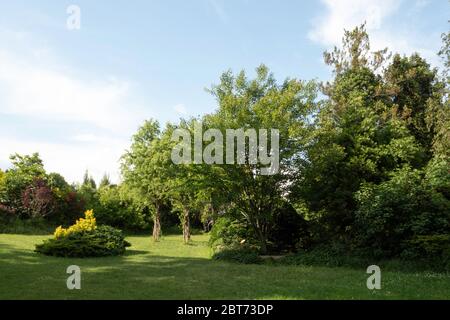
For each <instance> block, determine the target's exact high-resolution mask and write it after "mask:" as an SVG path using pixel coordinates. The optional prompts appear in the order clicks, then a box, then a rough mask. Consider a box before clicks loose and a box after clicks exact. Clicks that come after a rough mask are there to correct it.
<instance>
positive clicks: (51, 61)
mask: <svg viewBox="0 0 450 320" xmlns="http://www.w3.org/2000/svg"><path fill="white" fill-rule="evenodd" d="M0 31H1V30H0ZM13 37H14V38H15V39H16V40H17V41H18V42H19V46H18V47H20V48H19V49H18V50H16V51H14V49H13V48H12V47H5V46H6V45H7V44H8V41H4V40H5V39H6V40H7V39H8V38H13ZM26 38H27V36H26V35H22V34H20V33H13V34H12V33H7V32H5V31H3V32H0V70H1V72H0V126H1V125H2V121H6V120H5V119H6V118H3V119H2V116H3V117H5V116H8V119H18V120H19V119H26V121H27V122H26V123H31V124H29V127H28V128H27V130H26V132H20V134H19V132H13V131H11V132H9V131H7V130H2V128H1V127H0V132H1V136H0V166H1V167H2V168H3V169H6V168H7V167H8V166H9V156H10V155H11V154H13V153H16V152H18V153H21V154H30V153H33V152H39V153H40V155H41V157H42V159H43V160H44V164H45V166H46V169H47V170H48V171H53V172H58V173H61V174H62V175H63V176H64V177H66V179H67V180H68V181H69V182H75V181H80V180H81V179H82V176H83V173H84V171H85V170H86V169H88V170H89V171H90V172H91V174H92V175H93V176H94V178H95V179H96V180H99V179H101V177H102V175H103V174H104V173H108V174H110V177H111V179H112V181H115V182H117V181H118V179H119V159H120V156H121V155H122V154H123V153H124V151H125V149H126V148H128V147H129V144H130V136H131V134H133V133H134V131H135V130H136V129H137V127H138V125H139V124H140V123H141V122H142V121H143V120H144V119H146V118H149V117H150V116H151V114H150V113H152V111H151V110H148V109H144V108H142V107H141V106H140V105H139V104H136V103H135V101H136V100H135V99H134V95H133V91H132V87H133V86H132V85H131V84H130V82H129V81H125V80H121V79H117V78H114V77H111V76H108V75H104V76H102V75H98V74H89V73H83V70H74V69H73V68H71V66H68V65H67V64H64V63H63V62H61V59H60V58H59V57H56V56H54V55H53V54H52V52H51V50H49V49H48V48H41V47H39V46H36V45H28V46H27V44H26V43H27V42H26V41H24V42H21V39H26ZM9 44H11V42H9ZM25 48H26V50H25ZM18 52H20V54H19V53H18ZM29 120H32V121H29ZM41 120H43V122H42V123H46V124H47V123H48V124H50V126H49V128H47V127H43V126H42V124H40V122H41ZM14 121H16V120H14ZM34 122H36V124H37V125H36V128H34V127H33V126H34V125H33V123H34ZM52 124H55V125H56V126H57V127H61V125H63V126H64V125H67V127H68V128H70V130H69V129H68V131H67V132H66V135H65V136H64V132H63V133H62V134H61V131H53V129H52V128H51V127H52V126H51V125H52ZM33 130H35V131H36V130H39V135H37V136H34V135H33V134H30V133H28V132H33ZM42 131H45V132H42ZM77 131H79V132H77Z"/></svg>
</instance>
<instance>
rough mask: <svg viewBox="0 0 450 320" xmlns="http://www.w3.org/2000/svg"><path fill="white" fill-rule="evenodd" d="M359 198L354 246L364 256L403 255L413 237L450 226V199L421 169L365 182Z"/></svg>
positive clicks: (444, 232)
mask: <svg viewBox="0 0 450 320" xmlns="http://www.w3.org/2000/svg"><path fill="white" fill-rule="evenodd" d="M437 178H438V177H434V180H433V182H434V183H435V184H436V183H437V182H436V180H438V179H437ZM356 198H357V200H358V202H359V208H358V210H357V212H356V219H355V231H356V237H355V245H356V246H357V247H359V248H360V249H361V250H363V251H364V252H363V253H364V254H365V255H371V256H374V257H378V258H390V257H400V256H401V255H402V252H403V251H405V250H406V251H408V250H409V247H408V244H413V243H414V242H410V240H414V239H420V236H427V235H437V234H446V233H447V232H448V230H449V228H450V200H449V199H447V198H446V197H445V196H444V195H443V194H442V193H441V192H440V191H439V190H438V189H437V188H436V187H434V186H433V185H432V184H431V183H430V180H429V179H424V174H423V172H422V171H420V170H413V169H410V168H409V167H405V168H403V169H401V170H397V171H396V172H395V173H394V174H392V177H391V179H390V180H388V181H385V182H382V183H381V184H378V185H374V184H367V185H364V186H363V187H362V188H361V190H360V191H359V192H358V194H357V197H356ZM412 249H413V248H412ZM441 249H442V248H441Z"/></svg>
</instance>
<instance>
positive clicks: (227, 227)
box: [209, 215, 254, 248]
mask: <svg viewBox="0 0 450 320" xmlns="http://www.w3.org/2000/svg"><path fill="white" fill-rule="evenodd" d="M248 229H249V227H248V224H247V223H246V222H245V220H244V221H242V220H237V219H235V218H233V217H231V216H228V215H227V216H224V217H220V218H218V219H217V220H216V221H215V223H214V225H213V227H212V229H211V231H210V233H209V234H210V238H209V245H210V246H211V247H213V248H216V247H218V246H225V247H233V246H237V245H239V244H240V243H241V241H243V240H244V241H246V242H247V241H248V242H250V243H251V242H254V239H253V237H252V236H251V233H250V232H249V231H248Z"/></svg>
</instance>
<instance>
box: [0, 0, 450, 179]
mask: <svg viewBox="0 0 450 320" xmlns="http://www.w3.org/2000/svg"><path fill="white" fill-rule="evenodd" d="M72 4H74V5H77V6H79V8H80V9H81V29H80V30H72V31H70V30H68V29H67V27H66V20H67V18H68V17H69V15H68V14H67V12H66V10H67V8H68V6H69V5H72ZM449 9H450V5H449V2H448V1H446V0H379V1H372V0H339V1H332V0H320V1H286V0H285V1H283V0H281V1H275V0H270V1H269V0H260V1H257V0H228V1H225V0H190V1H186V0H184V1H182V0H179V1H175V0H171V1H162V0H160V1H138V0H134V1H122V0H117V1H107V0H96V1H92V0H91V1H88V0H78V1H76V0H73V1H55V0H46V1H44V0H36V1H29V0H28V1H24V0H15V1H2V3H1V4H0V168H2V169H6V168H7V167H8V166H9V162H8V156H9V155H10V154H12V153H14V152H19V153H32V152H40V154H41V156H42V158H43V159H44V162H45V165H46V168H47V170H48V171H56V172H60V173H62V174H63V175H64V176H65V177H66V178H67V180H68V181H69V182H73V181H77V180H80V179H81V178H82V175H83V172H84V171H85V170H86V169H89V171H90V172H91V173H92V174H93V176H94V177H95V178H96V179H97V180H98V179H100V177H101V176H102V175H103V173H105V172H106V173H108V174H109V175H110V176H111V178H112V179H113V180H114V181H118V179H119V175H118V168H119V165H118V160H119V157H120V155H121V154H123V152H124V150H125V148H127V147H128V146H129V143H130V137H131V135H132V134H133V132H135V130H136V129H137V127H138V125H139V124H140V123H142V122H143V120H144V119H147V118H149V117H153V118H156V119H158V120H159V121H160V122H162V123H164V122H166V121H177V120H178V119H179V118H180V117H188V116H196V115H201V114H204V113H207V112H211V111H213V110H214V109H215V107H216V105H215V101H214V100H213V99H212V97H211V96H209V94H208V93H206V92H205V90H204V88H206V87H210V85H211V84H213V83H217V81H218V78H219V76H220V74H221V72H223V71H225V70H227V69H229V68H231V69H233V70H235V71H239V70H241V69H245V70H247V71H248V72H249V73H250V74H252V73H253V70H254V69H255V67H256V66H258V65H259V64H260V63H265V64H266V65H268V66H269V68H270V69H271V70H272V71H273V72H274V74H275V76H276V78H278V79H279V80H280V81H281V80H283V79H284V78H285V77H297V78H301V79H320V80H325V79H328V78H329V77H330V70H329V69H328V68H327V67H326V66H325V65H324V64H323V62H322V52H323V51H324V50H325V49H328V48H331V47H332V46H333V45H335V44H339V41H340V39H341V37H342V33H343V29H344V28H352V27H354V26H355V25H358V24H360V23H362V22H363V21H367V26H368V30H369V33H370V35H371V37H372V42H373V44H374V47H375V48H374V49H377V48H382V47H385V46H388V47H389V48H391V49H392V50H393V51H397V52H400V53H403V54H410V53H412V52H414V51H418V52H419V53H421V54H422V55H423V56H425V57H426V58H427V59H428V60H429V61H430V62H431V63H432V64H433V65H439V60H438V58H437V57H436V52H437V51H438V50H439V47H440V44H441V42H440V35H441V33H443V32H445V31H446V30H448V23H447V20H449V17H450V15H449V13H450V10H449Z"/></svg>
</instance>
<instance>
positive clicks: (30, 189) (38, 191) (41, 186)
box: [22, 178, 56, 218]
mask: <svg viewBox="0 0 450 320" xmlns="http://www.w3.org/2000/svg"><path fill="white" fill-rule="evenodd" d="M22 203H23V210H24V211H25V212H26V213H27V214H28V216H29V217H30V218H40V217H46V216H49V215H51V214H52V213H54V211H55V209H56V199H55V197H54V194H53V191H52V189H51V188H50V187H49V186H48V185H47V183H46V182H45V180H43V179H41V178H35V179H34V181H33V183H32V184H30V185H29V186H27V187H26V188H25V190H24V192H23V194H22Z"/></svg>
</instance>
